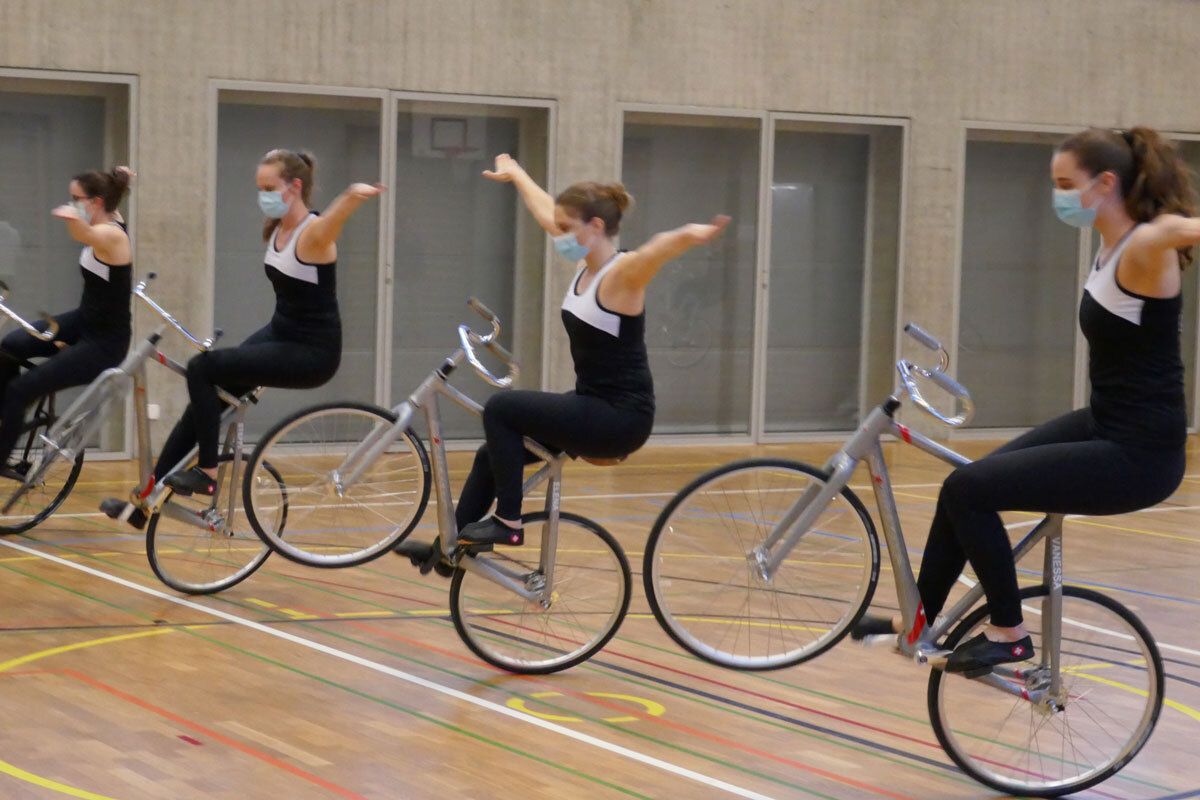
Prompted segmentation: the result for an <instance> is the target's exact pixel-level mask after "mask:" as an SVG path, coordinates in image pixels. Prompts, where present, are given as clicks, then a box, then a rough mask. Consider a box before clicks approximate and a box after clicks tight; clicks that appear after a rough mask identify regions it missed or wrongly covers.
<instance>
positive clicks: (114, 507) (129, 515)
mask: <svg viewBox="0 0 1200 800" xmlns="http://www.w3.org/2000/svg"><path fill="white" fill-rule="evenodd" d="M100 510H101V511H103V512H104V514H105V516H107V517H108V518H109V519H115V520H117V521H118V522H128V523H129V524H130V525H132V526H133V527H135V528H137V529H138V530H139V531H140V530H141V529H142V528H144V527H146V512H145V511H143V510H142V509H140V508H138V507H137V506H135V505H134V504H133V503H130V502H129V501H128V500H121V499H120V498H117V497H110V498H108V499H107V500H104V501H103V502H101V503H100Z"/></svg>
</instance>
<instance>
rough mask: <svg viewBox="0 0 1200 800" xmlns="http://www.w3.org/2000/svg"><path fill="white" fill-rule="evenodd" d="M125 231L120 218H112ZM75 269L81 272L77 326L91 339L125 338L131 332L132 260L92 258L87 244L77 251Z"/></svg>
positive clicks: (93, 255)
mask: <svg viewBox="0 0 1200 800" xmlns="http://www.w3.org/2000/svg"><path fill="white" fill-rule="evenodd" d="M109 224H111V225H116V226H117V227H119V228H120V229H121V230H123V231H126V233H128V228H126V227H125V224H124V223H122V222H117V221H116V220H113V221H112V222H111V223H109ZM79 271H80V272H82V273H83V297H82V298H80V300H79V317H80V326H81V328H82V330H83V335H84V336H86V337H88V338H92V339H122V338H123V339H125V340H126V341H128V339H129V338H130V336H131V335H132V332H133V319H132V313H131V312H130V309H129V295H130V293H131V292H132V290H133V278H132V276H133V262H130V263H128V264H120V265H118V264H105V263H104V262H103V261H101V260H100V259H98V258H96V253H95V252H94V251H93V250H92V248H91V246H90V245H89V246H88V247H85V248H83V251H82V252H80V254H79Z"/></svg>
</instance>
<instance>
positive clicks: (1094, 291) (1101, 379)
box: [1079, 228, 1187, 449]
mask: <svg viewBox="0 0 1200 800" xmlns="http://www.w3.org/2000/svg"><path fill="white" fill-rule="evenodd" d="M1135 229H1136V228H1135ZM1132 232H1133V231H1130V233H1132ZM1128 242H1129V234H1126V235H1125V238H1124V239H1123V240H1122V241H1121V242H1120V243H1119V244H1118V245H1117V246H1116V247H1115V248H1113V252H1112V254H1111V255H1110V256H1109V257H1108V260H1107V261H1105V262H1104V263H1101V262H1100V257H1099V254H1097V256H1096V261H1095V263H1094V265H1093V268H1092V271H1091V273H1090V274H1089V276H1088V280H1087V284H1086V286H1085V288H1084V292H1083V299H1082V301H1081V302H1080V305H1079V326H1080V328H1082V330H1083V335H1084V336H1085V337H1086V338H1087V341H1088V374H1089V376H1090V377H1091V381H1092V397H1091V409H1092V416H1093V417H1094V419H1095V425H1096V433H1097V435H1099V436H1101V437H1102V438H1105V439H1109V440H1111V441H1114V442H1119V443H1121V444H1127V445H1132V446H1135V447H1145V448H1161V449H1168V448H1170V449H1174V448H1178V447H1182V446H1183V445H1184V443H1185V442H1186V441H1187V406H1186V402H1185V400H1184V391H1183V360H1182V358H1181V357H1180V352H1179V334H1180V314H1181V312H1182V309H1183V296H1182V294H1180V295H1176V296H1175V297H1170V298H1159V297H1145V296H1142V295H1139V294H1134V293H1133V292H1130V291H1128V290H1127V289H1125V288H1124V287H1123V286H1121V284H1120V281H1119V280H1118V278H1117V265H1118V264H1119V263H1120V262H1121V253H1122V252H1124V250H1125V245H1126V244H1127V243H1128Z"/></svg>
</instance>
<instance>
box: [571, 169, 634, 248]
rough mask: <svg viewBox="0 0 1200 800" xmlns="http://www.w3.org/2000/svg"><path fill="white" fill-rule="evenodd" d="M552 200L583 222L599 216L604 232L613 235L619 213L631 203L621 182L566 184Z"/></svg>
mask: <svg viewBox="0 0 1200 800" xmlns="http://www.w3.org/2000/svg"><path fill="white" fill-rule="evenodd" d="M554 202H555V203H556V204H558V205H560V206H562V207H563V208H565V209H567V210H568V211H573V212H575V213H576V214H578V215H579V217H580V219H582V220H583V221H584V222H589V221H591V219H592V218H593V217H599V218H600V219H602V220H604V232H605V234H607V235H609V236H615V235H616V234H617V231H618V230H619V229H620V227H621V215H622V214H624V213H625V212H626V211H627V210H628V209H629V207H630V206H631V205H633V197H632V196H630V194H629V192H627V191H625V186H624V185H623V184H620V183H607V184H605V183H595V182H593V181H588V182H586V183H576V184H575V185H573V186H568V187H567V188H566V189H564V190H563V192H562V193H561V194H559V196H558V197H556V198H554Z"/></svg>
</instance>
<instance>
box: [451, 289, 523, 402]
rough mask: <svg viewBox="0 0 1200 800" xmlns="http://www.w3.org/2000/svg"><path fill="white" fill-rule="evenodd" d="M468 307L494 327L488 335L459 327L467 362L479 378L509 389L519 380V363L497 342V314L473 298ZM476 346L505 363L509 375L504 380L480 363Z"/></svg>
mask: <svg viewBox="0 0 1200 800" xmlns="http://www.w3.org/2000/svg"><path fill="white" fill-rule="evenodd" d="M467 305H469V306H470V307H471V308H473V309H474V310H475V312H476V313H478V314H479V316H481V317H483V318H484V319H485V320H487V321H488V322H489V323H491V325H492V332H491V333H487V334H479V333H476V332H475V331H473V330H471V326H469V325H459V326H458V340H459V341H460V342H461V343H462V348H463V353H464V354H465V356H466V359H467V362H468V363H470V365H471V367H472V368H474V370H475V371H476V372H477V373H479V377H481V378H483V379H484V380H485V381H487V382H488V383H490V384H491V385H492V386H495V387H497V388H500V389H507V388H508V387H509V386H512V384H513V381H515V380H516V379H517V371H518V368H517V362H516V360H515V359H514V358H513V354H512V353H510V352H508V351H507V350H505V349H504V348H503V347H502V346H501V345H500V343H499V342H498V341H496V340H497V338H498V337H499V336H500V320H499V319H497V317H496V314H495V313H494V312H493V311H492V310H491V309H489V308H488V307H487V306H485V305H484V304H483V303H481V302H479V301H478V300H476V299H475V298H474V297H472V298H471V299H470V300H468V301H467ZM476 345H482V346H483V348H484V349H485V350H487V351H489V352H490V353H491V354H492V355H494V356H495V357H496V358H498V359H500V360H501V361H503V362H504V364H505V366H507V367H508V374H507V375H505V376H504V377H503V378H498V377H496V376H495V375H493V374H492V372H491V370H489V369H488V368H487V367H485V366H484V365H483V363H482V362H480V360H479V357H478V356H477V355H476V354H475V347H476Z"/></svg>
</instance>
